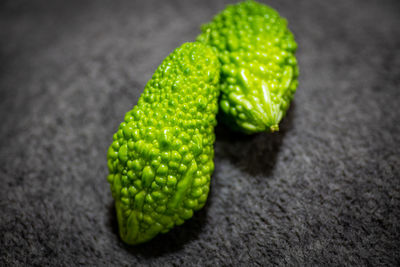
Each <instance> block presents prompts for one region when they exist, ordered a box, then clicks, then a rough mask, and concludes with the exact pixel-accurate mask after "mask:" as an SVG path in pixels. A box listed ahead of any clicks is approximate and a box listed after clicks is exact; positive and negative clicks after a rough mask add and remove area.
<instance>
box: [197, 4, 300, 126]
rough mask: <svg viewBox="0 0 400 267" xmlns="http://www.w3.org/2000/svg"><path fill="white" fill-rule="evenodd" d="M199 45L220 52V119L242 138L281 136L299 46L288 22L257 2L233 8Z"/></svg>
mask: <svg viewBox="0 0 400 267" xmlns="http://www.w3.org/2000/svg"><path fill="white" fill-rule="evenodd" d="M197 41H199V42H203V43H207V44H209V45H211V46H213V47H215V48H217V50H218V51H219V54H218V56H219V60H220V62H221V64H222V71H221V99H220V110H221V111H222V112H221V117H222V119H223V120H224V121H225V122H226V123H227V124H228V125H229V126H231V127H232V128H234V129H237V130H239V131H242V132H244V133H256V132H262V131H272V132H273V131H277V130H278V129H279V126H278V125H279V122H280V121H281V119H282V117H283V116H284V115H285V113H286V111H287V109H288V107H289V104H290V102H291V100H292V98H293V95H294V93H295V91H296V88H297V84H298V81H297V77H298V73H299V70H298V66H297V61H296V58H295V56H294V54H295V51H296V48H297V44H296V42H295V41H294V37H293V34H292V33H291V32H290V31H289V29H288V28H287V21H286V20H285V19H284V18H282V17H280V16H279V14H278V12H276V11H275V10H274V9H272V8H270V7H268V6H265V5H262V4H259V3H257V2H254V1H246V2H241V3H239V4H236V5H229V6H228V7H227V8H226V9H225V10H224V11H222V12H221V13H220V14H218V15H217V16H215V17H214V19H213V20H212V21H211V22H210V23H208V24H205V25H203V27H202V33H201V34H200V35H199V36H198V38H197Z"/></svg>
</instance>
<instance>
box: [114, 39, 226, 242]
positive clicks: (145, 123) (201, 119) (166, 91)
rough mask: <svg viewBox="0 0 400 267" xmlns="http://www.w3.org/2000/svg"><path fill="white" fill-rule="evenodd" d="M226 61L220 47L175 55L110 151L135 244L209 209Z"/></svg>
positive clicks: (117, 193)
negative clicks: (221, 59) (221, 80)
mask: <svg viewBox="0 0 400 267" xmlns="http://www.w3.org/2000/svg"><path fill="white" fill-rule="evenodd" d="M219 73H220V63H219V61H218V58H217V55H216V53H215V52H214V51H213V49H212V48H210V47H207V46H205V45H203V44H201V43H185V44H183V45H182V46H181V47H179V48H177V49H176V50H175V51H174V52H172V53H171V54H170V55H169V56H168V57H167V58H166V59H165V60H164V61H163V62H162V64H161V65H160V66H159V67H158V68H157V70H156V71H155V73H154V75H153V76H152V78H151V80H150V81H149V82H148V83H147V84H146V86H145V89H144V92H143V93H142V95H141V96H140V98H139V100H138V103H137V105H136V106H135V107H134V108H133V109H132V110H131V111H129V112H127V113H126V115H125V120H124V121H123V122H122V123H121V124H120V126H119V129H118V131H117V132H116V133H115V134H114V136H113V143H112V144H111V146H110V148H109V150H108V155H107V158H108V168H109V175H108V178H107V179H108V182H109V183H110V185H111V191H112V196H113V198H114V199H115V207H116V212H117V218H118V224H119V232H120V236H121V238H122V240H123V241H124V242H126V243H128V244H138V243H142V242H145V241H148V240H150V239H152V238H153V237H154V236H156V235H157V234H158V233H160V232H161V233H165V232H168V231H169V230H170V229H171V228H172V227H173V226H174V225H180V224H182V223H183V222H184V220H186V219H189V218H190V217H192V215H193V211H196V210H198V209H200V208H202V207H203V206H204V204H205V202H206V199H207V195H208V192H209V186H210V176H211V174H212V172H213V170H214V163H213V157H214V150H213V143H214V140H215V134H214V127H215V125H216V124H217V121H216V113H217V111H218V95H219V90H218V85H219V76H220V74H219Z"/></svg>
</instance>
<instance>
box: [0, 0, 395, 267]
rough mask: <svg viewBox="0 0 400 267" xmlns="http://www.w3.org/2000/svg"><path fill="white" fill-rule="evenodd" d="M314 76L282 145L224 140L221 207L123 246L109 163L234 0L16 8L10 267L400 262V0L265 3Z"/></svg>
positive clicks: (7, 137) (1, 27) (1, 215)
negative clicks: (154, 94)
mask: <svg viewBox="0 0 400 267" xmlns="http://www.w3.org/2000/svg"><path fill="white" fill-rule="evenodd" d="M263 2H265V3H268V4H269V5H271V6H272V7H274V8H276V9H277V10H278V11H279V12H280V13H281V15H282V16H284V17H286V18H287V19H288V20H289V25H290V28H291V29H292V30H293V32H294V34H295V36H296V40H297V41H298V44H299V50H298V54H297V55H298V59H299V64H300V70H301V76H300V86H299V88H298V91H297V93H296V97H295V101H294V104H293V105H292V106H291V109H290V111H289V114H288V116H287V117H286V118H285V120H284V122H283V125H282V127H281V128H282V130H281V131H280V132H279V133H277V134H258V135H254V136H241V135H239V134H234V133H232V132H230V131H229V130H228V129H227V128H225V127H224V126H223V125H219V126H218V127H217V129H216V132H217V141H216V144H215V166H216V169H215V172H214V175H213V177H212V184H211V187H212V188H211V193H210V195H209V199H208V202H207V205H206V207H205V208H204V209H203V210H201V211H200V212H197V213H196V214H195V216H194V217H193V219H191V220H190V221H187V222H186V223H185V224H184V225H183V226H181V227H177V228H175V229H174V230H173V231H171V232H170V233H168V234H165V235H160V236H158V237H157V238H155V239H154V240H153V241H152V242H149V243H147V244H144V245H141V246H137V247H129V246H126V245H124V244H123V243H122V242H121V241H120V239H119V237H118V234H117V223H116V217H115V214H114V212H115V210H114V208H113V201H112V198H111V194H110V190H109V185H108V183H107V181H106V175H107V165H106V151H107V149H108V146H109V144H110V143H111V139H112V134H113V133H114V132H115V131H116V129H117V127H118V125H119V123H120V122H121V120H122V119H123V116H124V114H125V112H127V111H128V110H129V109H131V108H132V106H133V105H135V104H136V101H137V99H138V97H139V95H140V93H141V92H142V90H143V88H144V85H145V83H146V82H147V80H149V79H150V77H151V75H152V73H153V71H154V70H155V68H156V67H157V66H158V65H159V64H160V62H161V61H162V60H163V59H164V58H165V57H166V56H167V55H168V54H169V53H170V52H171V51H172V50H173V49H174V48H176V47H177V46H179V45H180V44H182V43H183V42H186V41H191V40H194V38H195V37H196V36H197V34H198V33H199V26H200V24H202V23H205V22H207V21H209V20H210V19H211V18H212V17H213V16H214V15H215V14H216V13H217V12H219V11H221V10H222V9H223V8H224V6H225V5H226V4H227V3H228V1H211V0H210V1H172V0H170V1H149V0H146V1H111V0H110V1H76V2H71V1H26V2H21V1H5V2H4V1H2V2H1V4H0V63H1V64H0V122H1V127H0V178H1V186H0V265H1V266H4V265H6V266H7V265H40V266H44V265H51V266H62V265H64V266H75V265H79V264H83V265H93V266H95V265H96V266H102V265H103V266H105V265H118V266H119V265H121V266H123V265H138V264H139V265H152V266H159V265H175V266H192V265H198V266H202V265H224V266H226V265H228V266H238V265H240V266H246V265H251V266H254V265H264V266H265V265H270V264H271V265H272V264H279V265H349V266H354V265H370V266H378V265H386V264H388V265H399V264H400V255H399V251H400V249H399V247H400V241H399V240H400V111H399V106H400V30H399V25H400V16H399V14H400V5H399V2H398V1H395V0H393V1H389V0H385V1H370V0H359V1H356V0H353V1H348V0H339V1H319V0H302V1H288V0H287V1H272V0H271V1H263Z"/></svg>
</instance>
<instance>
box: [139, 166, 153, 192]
mask: <svg viewBox="0 0 400 267" xmlns="http://www.w3.org/2000/svg"><path fill="white" fill-rule="evenodd" d="M154 176H155V173H154V171H153V169H152V168H151V167H150V166H146V167H144V169H143V173H142V181H143V183H144V186H145V187H148V186H150V184H151V182H152V181H153V178H154Z"/></svg>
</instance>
